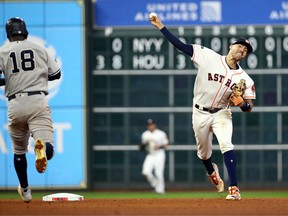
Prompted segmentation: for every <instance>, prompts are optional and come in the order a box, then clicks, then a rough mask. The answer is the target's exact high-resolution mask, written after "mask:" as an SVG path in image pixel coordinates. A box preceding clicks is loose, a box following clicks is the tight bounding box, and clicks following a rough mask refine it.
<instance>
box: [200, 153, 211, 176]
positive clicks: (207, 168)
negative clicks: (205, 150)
mask: <svg viewBox="0 0 288 216" xmlns="http://www.w3.org/2000/svg"><path fill="white" fill-rule="evenodd" d="M202 162H203V164H204V166H205V168H206V170H207V173H208V175H211V174H212V173H213V172H214V168H213V165H212V159H211V157H210V158H209V159H207V160H202Z"/></svg>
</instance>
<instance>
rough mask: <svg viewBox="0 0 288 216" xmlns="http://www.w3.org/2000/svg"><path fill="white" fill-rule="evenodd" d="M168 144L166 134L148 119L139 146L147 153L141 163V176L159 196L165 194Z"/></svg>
mask: <svg viewBox="0 0 288 216" xmlns="http://www.w3.org/2000/svg"><path fill="white" fill-rule="evenodd" d="M168 143H169V140H168V137H167V135H166V133H165V132H164V131H162V130H160V129H158V128H157V125H156V123H155V121H154V120H153V119H148V120H147V130H146V131H144V132H143V133H142V136H141V144H140V150H146V151H147V152H148V154H147V155H146V158H145V160H144V163H143V168H142V174H143V175H144V176H145V177H146V179H147V181H148V182H149V183H150V185H151V186H152V187H153V188H154V189H155V192H156V193H159V194H164V193H165V181H164V168H165V158H166V157H165V149H166V147H167V146H168Z"/></svg>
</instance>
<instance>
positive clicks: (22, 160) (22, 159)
mask: <svg viewBox="0 0 288 216" xmlns="http://www.w3.org/2000/svg"><path fill="white" fill-rule="evenodd" d="M14 167H15V171H16V173H17V176H18V179H19V182H20V185H21V187H22V188H27V187H28V177H27V159H26V154H21V155H16V154H14Z"/></svg>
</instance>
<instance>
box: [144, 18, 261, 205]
mask: <svg viewBox="0 0 288 216" xmlns="http://www.w3.org/2000/svg"><path fill="white" fill-rule="evenodd" d="M149 19H150V22H151V23H152V24H153V25H154V26H155V27H156V28H157V29H159V30H160V31H161V33H162V34H163V35H164V36H165V37H166V38H167V39H168V40H169V42H170V43H172V44H173V45H174V46H175V47H176V48H177V49H179V50H180V51H182V52H184V53H185V54H187V55H188V56H189V57H191V60H192V61H193V62H194V63H195V65H196V66H197V67H198V73H197V76H196V79H195V83H194V98H193V114H192V124H193V130H194V133H195V138H196V144H197V155H198V157H199V158H200V159H201V160H202V162H203V165H204V166H205V168H206V170H207V175H208V179H209V180H210V181H211V183H212V184H213V185H215V187H216V189H217V191H218V192H223V191H224V182H223V180H222V179H221V177H220V175H219V170H218V167H217V165H216V164H215V163H213V162H212V137H213V133H214V134H215V135H216V137H217V140H218V143H219V146H220V150H221V153H222V154H223V157H224V163H225V166H226V168H227V172H228V175H229V187H228V195H227V197H226V199H227V200H240V199H241V195H240V190H239V187H238V182H237V175H236V157H235V153H234V150H233V149H234V146H233V144H232V130H233V126H232V113H231V109H230V106H238V107H240V109H241V110H242V111H243V112H250V111H251V110H252V107H253V103H252V99H255V98H256V94H255V87H254V82H253V80H252V79H251V78H250V77H249V75H248V74H247V73H246V72H245V71H244V70H243V69H242V68H241V67H240V65H239V64H238V62H240V61H241V60H242V59H244V58H245V57H246V56H247V55H248V54H249V53H251V52H252V51H253V48H252V46H251V45H250V43H249V41H248V40H246V39H245V38H239V39H237V40H236V41H235V42H234V43H232V44H231V45H230V46H229V52H228V54H227V55H226V56H221V55H219V54H217V53H216V52H214V51H213V50H211V49H208V48H206V47H203V46H200V45H196V44H184V43H182V42H181V41H180V40H179V39H178V38H177V37H175V36H174V35H173V34H172V33H171V32H170V31H169V30H168V29H167V28H166V27H165V26H164V25H163V23H162V22H161V20H160V19H159V18H158V17H157V16H151V17H150V18H149ZM238 92H240V94H238Z"/></svg>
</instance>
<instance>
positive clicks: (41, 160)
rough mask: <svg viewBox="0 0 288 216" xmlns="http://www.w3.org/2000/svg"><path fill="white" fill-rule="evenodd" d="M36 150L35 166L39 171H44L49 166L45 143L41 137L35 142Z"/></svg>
mask: <svg viewBox="0 0 288 216" xmlns="http://www.w3.org/2000/svg"><path fill="white" fill-rule="evenodd" d="M34 152H35V154H36V161H35V167H36V169H37V171H38V172H39V173H43V172H45V170H46V166H47V157H46V152H45V143H44V142H43V141H42V140H41V139H37V140H35V142H34Z"/></svg>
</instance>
